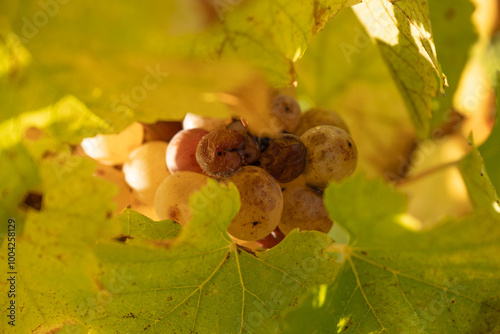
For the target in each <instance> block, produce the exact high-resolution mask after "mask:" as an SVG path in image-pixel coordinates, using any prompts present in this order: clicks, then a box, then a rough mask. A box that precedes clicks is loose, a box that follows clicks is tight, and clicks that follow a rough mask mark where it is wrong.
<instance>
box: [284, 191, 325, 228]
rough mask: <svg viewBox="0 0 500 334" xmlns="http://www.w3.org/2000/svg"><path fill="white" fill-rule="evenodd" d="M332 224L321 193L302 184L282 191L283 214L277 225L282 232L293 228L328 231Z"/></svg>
mask: <svg viewBox="0 0 500 334" xmlns="http://www.w3.org/2000/svg"><path fill="white" fill-rule="evenodd" d="M332 225H333V222H332V221H331V220H330V218H329V217H328V213H327V212H326V208H325V205H324V204H323V197H322V196H321V193H319V192H318V191H316V190H313V189H311V188H310V187H308V186H306V185H303V184H295V185H292V186H290V187H287V188H286V189H285V190H284V191H283V215H282V216H281V221H280V223H279V225H278V226H279V228H280V230H281V231H282V232H283V233H284V234H288V233H290V232H291V231H292V230H293V229H295V228H299V229H300V230H301V231H320V232H323V233H328V231H330V229H331V228H332Z"/></svg>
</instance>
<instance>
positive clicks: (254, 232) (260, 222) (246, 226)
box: [227, 166, 283, 241]
mask: <svg viewBox="0 0 500 334" xmlns="http://www.w3.org/2000/svg"><path fill="white" fill-rule="evenodd" d="M229 180H230V181H231V182H233V183H234V184H235V185H236V187H237V188H238V191H239V192H240V202H241V208H240V211H239V212H238V213H237V215H236V216H235V217H234V218H233V220H232V221H231V223H230V224H229V227H228V229H227V231H228V233H229V234H231V235H232V236H234V237H235V238H238V239H241V240H246V241H254V240H259V239H262V238H264V237H266V236H267V235H268V234H269V233H271V232H272V231H273V230H274V229H275V228H276V227H277V226H278V223H279V221H280V218H281V213H282V211H283V194H282V193H281V188H280V186H279V184H278V183H277V182H276V181H275V180H274V179H273V177H272V176H271V175H269V174H268V173H267V172H266V171H264V170H263V169H261V168H258V167H255V166H244V167H243V168H241V169H240V171H239V172H238V173H236V174H235V175H233V176H232V177H231V178H229Z"/></svg>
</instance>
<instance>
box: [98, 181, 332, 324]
mask: <svg viewBox="0 0 500 334" xmlns="http://www.w3.org/2000/svg"><path fill="white" fill-rule="evenodd" d="M200 203H204V206H203V207H204V209H203V208H202V209H199V210H195V211H194V212H195V213H194V214H193V218H192V220H191V222H190V223H189V224H188V225H187V226H186V227H184V228H183V230H182V231H181V233H180V234H179V236H178V237H177V238H176V239H174V240H171V242H169V243H167V244H165V243H163V244H161V243H157V244H151V243H143V244H142V245H141V244H135V245H123V244H121V245H120V244H103V245H101V246H99V247H98V249H97V253H98V256H99V259H100V261H101V263H102V264H101V275H100V277H99V281H100V282H101V283H102V288H103V290H104V291H108V293H109V296H110V298H109V300H108V301H107V303H106V304H104V305H103V307H104V308H105V312H103V313H102V314H100V316H99V318H98V319H96V320H95V321H94V322H92V323H91V324H90V325H91V328H92V329H94V330H97V331H98V332H99V333H108V332H115V331H117V330H119V331H125V332H135V333H138V332H151V333H154V332H172V333H173V332H179V331H184V330H188V331H191V332H193V333H196V332H200V333H202V332H203V333H204V332H217V333H243V332H245V333H247V332H250V333H269V332H274V331H276V330H278V329H279V328H280V327H282V319H281V313H282V312H283V311H285V310H288V309H291V308H293V307H295V306H296V305H297V304H298V302H299V301H300V300H301V295H302V294H303V292H305V291H306V289H307V288H308V287H309V286H313V285H315V284H318V283H326V282H328V281H329V280H331V279H332V278H333V277H334V276H335V273H336V271H337V269H338V264H337V263H336V262H335V261H334V260H333V258H331V257H330V256H328V255H326V254H325V253H324V248H325V247H327V246H328V245H330V244H331V239H329V238H328V237H327V236H326V235H325V234H322V233H319V232H302V233H298V232H297V231H295V232H293V233H291V234H290V235H289V236H287V238H286V239H285V240H284V241H283V242H282V243H280V244H279V245H278V246H276V247H275V248H273V249H271V250H269V251H267V252H264V253H255V254H254V253H251V252H248V251H246V250H244V249H242V248H240V247H238V246H237V245H236V244H235V243H234V242H233V241H231V239H230V237H229V236H228V235H227V233H226V232H225V230H226V228H227V225H228V224H229V222H230V220H231V219H232V217H233V216H234V215H235V214H236V212H237V210H238V209H239V201H238V192H237V189H236V187H235V186H234V185H232V184H231V185H229V186H220V185H217V183H216V182H215V181H212V182H210V183H209V184H208V185H207V186H206V187H205V188H203V189H202V190H201V191H200V192H199V193H198V194H195V195H193V197H192V198H191V207H192V208H200V206H201V204H200ZM165 223H167V224H169V222H165ZM170 224H171V223H170ZM148 226H150V225H148ZM292 249H293V252H292V251H291V250H292ZM113 273H121V274H122V275H123V276H124V277H128V279H127V284H126V285H123V287H122V288H121V289H118V290H117V289H114V288H116V287H115V286H113V285H112V284H106V282H113V276H114V275H115V274H113ZM264 282H265V284H263V283H264Z"/></svg>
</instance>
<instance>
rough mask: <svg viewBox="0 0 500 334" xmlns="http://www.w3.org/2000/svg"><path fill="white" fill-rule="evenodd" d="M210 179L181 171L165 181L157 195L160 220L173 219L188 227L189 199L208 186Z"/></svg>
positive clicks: (189, 217) (189, 215)
mask: <svg viewBox="0 0 500 334" xmlns="http://www.w3.org/2000/svg"><path fill="white" fill-rule="evenodd" d="M208 179H209V177H208V176H206V175H203V174H199V173H195V172H190V171H181V172H177V173H174V174H172V175H170V176H168V177H167V178H165V179H164V180H163V182H162V183H161V184H160V186H159V187H158V189H157V190H156V195H155V200H154V204H155V210H156V213H157V214H158V218H160V219H172V220H175V221H176V222H178V223H179V224H181V225H186V224H187V223H188V222H189V220H190V219H191V208H190V207H189V198H190V197H191V195H192V194H193V193H194V192H196V191H198V190H200V189H201V187H203V186H204V185H206V184H207V181H208Z"/></svg>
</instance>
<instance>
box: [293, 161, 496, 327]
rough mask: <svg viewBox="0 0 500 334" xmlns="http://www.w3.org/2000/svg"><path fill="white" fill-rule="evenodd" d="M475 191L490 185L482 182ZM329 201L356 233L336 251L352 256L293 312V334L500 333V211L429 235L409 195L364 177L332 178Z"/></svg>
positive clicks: (452, 223)
mask: <svg viewBox="0 0 500 334" xmlns="http://www.w3.org/2000/svg"><path fill="white" fill-rule="evenodd" d="M476 154H477V152H476ZM476 162H478V161H476ZM485 178H486V176H485ZM469 187H470V188H469V191H471V192H473V193H477V192H482V191H483V190H482V187H481V185H476V184H474V185H472V186H471V185H469ZM492 201H493V199H492V198H490V201H489V203H490V206H491V203H492ZM325 203H326V205H327V208H328V211H329V212H330V214H331V216H332V218H334V219H335V220H336V221H337V222H338V223H339V224H340V225H341V226H342V227H344V228H345V230H346V231H347V232H348V234H349V235H350V240H349V242H348V243H347V244H345V245H335V246H334V247H332V250H333V251H335V252H337V253H339V254H340V255H342V256H343V258H344V263H343V267H342V269H341V271H340V273H339V275H338V276H337V278H336V280H335V282H334V283H332V284H330V285H325V286H322V287H321V288H318V289H316V290H315V291H314V292H313V294H312V296H311V297H309V299H308V300H307V301H306V302H305V303H304V304H303V305H302V306H301V308H299V309H298V310H297V311H294V312H292V313H291V314H290V315H289V316H288V318H287V319H288V320H289V323H290V327H289V333H312V332H316V333H332V332H337V333H455V332H457V333H459V332H463V333H494V332H496V331H498V330H499V329H500V322H498V319H500V300H499V299H498V294H497V293H496V291H498V289H499V288H500V285H499V282H500V274H499V273H500V271H499V268H500V260H499V258H498V257H497V256H496V255H495V254H496V252H498V251H500V224H499V223H500V215H499V213H498V212H492V211H491V210H483V209H477V210H476V211H475V212H474V214H472V215H471V216H467V217H464V218H461V219H454V220H451V219H450V220H448V221H446V222H443V224H442V225H440V226H439V227H437V228H434V229H432V230H429V231H425V232H424V231H419V224H418V222H416V221H415V219H414V218H412V217H409V216H407V215H406V214H405V198H404V196H403V195H401V194H398V193H396V192H395V191H394V189H393V188H392V187H390V186H388V185H386V184H384V183H383V182H381V181H377V180H374V181H367V180H366V179H364V178H363V177H361V176H358V177H355V178H351V179H349V180H346V181H344V182H343V183H342V184H331V185H330V186H329V188H328V189H327V190H326V192H325ZM318 301H320V302H318ZM305 319H307V321H305Z"/></svg>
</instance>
